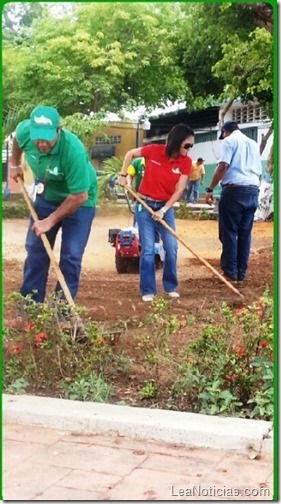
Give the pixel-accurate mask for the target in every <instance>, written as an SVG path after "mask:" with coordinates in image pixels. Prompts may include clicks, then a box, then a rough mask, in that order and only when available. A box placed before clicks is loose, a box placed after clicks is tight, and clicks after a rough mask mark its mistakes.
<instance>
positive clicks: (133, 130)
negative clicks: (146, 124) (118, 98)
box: [92, 121, 143, 170]
mask: <svg viewBox="0 0 281 504" xmlns="http://www.w3.org/2000/svg"><path fill="white" fill-rule="evenodd" d="M102 131H103V133H104V134H105V135H106V136H107V138H106V137H103V135H100V134H99V135H94V136H93V147H97V146H102V145H111V146H114V147H115V154H114V155H115V156H116V157H118V158H120V159H123V158H124V156H125V154H126V152H127V151H128V150H130V149H134V148H135V147H136V146H137V145H138V146H141V145H142V144H143V129H142V126H141V125H140V124H138V123H135V122H125V121H120V122H114V123H111V124H110V126H105V127H104V128H103V130H102ZM104 159H106V158H105V157H103V156H102V157H92V162H93V165H94V166H95V168H96V169H97V170H99V169H101V168H102V163H103V161H104Z"/></svg>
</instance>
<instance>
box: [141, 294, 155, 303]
mask: <svg viewBox="0 0 281 504" xmlns="http://www.w3.org/2000/svg"><path fill="white" fill-rule="evenodd" d="M153 299H154V294H145V295H144V296H142V300H143V301H144V302H145V303H151V301H153Z"/></svg>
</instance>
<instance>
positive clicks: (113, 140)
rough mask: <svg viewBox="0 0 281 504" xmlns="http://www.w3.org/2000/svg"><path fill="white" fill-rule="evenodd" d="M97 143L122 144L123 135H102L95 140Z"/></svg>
mask: <svg viewBox="0 0 281 504" xmlns="http://www.w3.org/2000/svg"><path fill="white" fill-rule="evenodd" d="M95 143H96V145H106V144H111V145H112V144H120V143H121V136H119V135H117V136H108V135H105V136H100V137H96V140H95Z"/></svg>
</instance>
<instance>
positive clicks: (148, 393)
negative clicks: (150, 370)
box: [139, 380, 157, 399]
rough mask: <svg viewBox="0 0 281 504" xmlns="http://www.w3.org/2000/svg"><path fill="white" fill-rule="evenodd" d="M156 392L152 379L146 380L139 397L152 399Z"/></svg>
mask: <svg viewBox="0 0 281 504" xmlns="http://www.w3.org/2000/svg"><path fill="white" fill-rule="evenodd" d="M156 394H157V391H156V388H155V384H154V383H153V382H152V381H149V380H146V381H145V382H144V385H143V387H142V388H141V389H140V392H139V396H140V399H153V398H154V397H156Z"/></svg>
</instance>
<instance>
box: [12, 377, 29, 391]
mask: <svg viewBox="0 0 281 504" xmlns="http://www.w3.org/2000/svg"><path fill="white" fill-rule="evenodd" d="M28 385H29V383H28V381H26V380H25V379H24V378H18V379H17V380H15V381H13V382H12V383H11V384H10V385H9V386H8V388H7V393H8V394H15V395H20V394H24V393H25V392H26V388H27V387H28Z"/></svg>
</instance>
